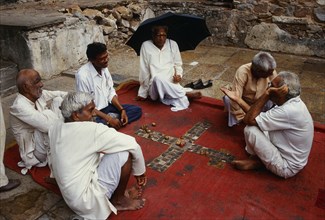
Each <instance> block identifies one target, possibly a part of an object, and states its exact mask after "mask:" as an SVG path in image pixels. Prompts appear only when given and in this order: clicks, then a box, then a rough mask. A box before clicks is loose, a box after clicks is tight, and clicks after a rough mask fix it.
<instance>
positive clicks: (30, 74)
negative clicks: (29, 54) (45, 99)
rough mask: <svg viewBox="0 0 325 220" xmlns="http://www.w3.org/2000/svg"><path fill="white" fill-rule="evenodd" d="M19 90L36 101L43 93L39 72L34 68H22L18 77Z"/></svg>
mask: <svg viewBox="0 0 325 220" xmlns="http://www.w3.org/2000/svg"><path fill="white" fill-rule="evenodd" d="M16 85H17V88H18V92H19V93H20V94H22V95H23V96H25V97H26V98H28V99H29V100H31V101H32V102H35V101H36V100H37V99H38V98H39V97H40V96H41V95H42V87H43V83H42V82H41V77H40V75H39V73H38V72H37V71H36V70H34V69H22V70H20V71H19V72H18V74H17V77H16Z"/></svg>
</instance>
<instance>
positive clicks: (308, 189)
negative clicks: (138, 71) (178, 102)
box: [5, 86, 325, 220]
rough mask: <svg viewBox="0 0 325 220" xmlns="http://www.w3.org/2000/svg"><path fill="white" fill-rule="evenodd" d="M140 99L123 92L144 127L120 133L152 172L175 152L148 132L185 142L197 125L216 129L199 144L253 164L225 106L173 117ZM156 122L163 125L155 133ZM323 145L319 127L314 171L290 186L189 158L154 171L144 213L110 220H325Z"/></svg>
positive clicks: (323, 130)
mask: <svg viewBox="0 0 325 220" xmlns="http://www.w3.org/2000/svg"><path fill="white" fill-rule="evenodd" d="M136 92H137V88H136V87H134V88H133V87H132V86H130V87H129V90H123V89H122V90H120V91H119V99H120V101H121V103H128V104H137V105H140V106H141V107H142V110H143V115H142V118H141V119H140V120H139V121H136V122H134V123H132V124H130V125H128V126H127V127H125V128H123V129H121V130H120V131H121V132H124V133H127V134H130V135H132V136H134V137H135V138H136V139H137V141H138V143H139V144H140V145H141V147H142V149H143V153H144V157H145V160H146V163H147V164H148V163H150V162H151V161H152V160H154V159H155V158H156V157H158V156H159V155H161V154H163V153H164V152H165V151H166V150H167V149H168V147H169V146H168V145H166V144H163V143H159V142H157V141H153V140H150V139H146V138H143V137H140V136H138V135H136V134H135V133H136V131H138V130H139V129H140V128H141V126H143V125H148V128H149V129H151V130H152V131H157V132H161V133H163V134H165V135H168V136H171V137H177V138H178V137H181V136H183V135H184V134H185V133H186V132H187V131H189V130H190V129H191V128H192V127H193V126H194V125H195V124H196V123H200V122H208V123H210V127H209V128H208V129H207V130H206V131H205V132H204V133H203V134H202V135H201V136H200V137H199V138H198V139H197V140H196V141H195V142H194V144H197V145H199V146H201V147H206V148H209V149H214V150H216V151H215V152H221V153H228V155H229V156H233V157H235V158H246V156H247V155H246V153H245V151H244V146H245V141H244V137H243V126H237V127H235V128H228V127H227V125H226V124H227V123H226V122H227V121H226V114H225V113H224V112H223V106H222V102H221V101H219V100H214V99H211V98H206V97H204V98H202V99H201V100H199V101H194V102H192V103H191V106H190V108H189V109H187V110H184V111H180V112H172V111H171V110H170V107H169V106H165V105H162V104H160V103H154V102H149V101H146V102H136V101H134V98H135V96H136ZM152 122H155V123H156V126H155V127H153V126H152V125H151V123H152ZM324 143H325V126H324V125H319V124H317V125H315V137H314V142H313V148H312V152H311V154H310V158H309V162H308V164H307V166H306V167H305V168H304V169H303V170H302V171H301V172H300V173H299V174H298V175H296V176H295V177H293V178H290V179H287V180H284V179H282V178H279V177H277V176H275V175H273V174H272V173H271V172H269V171H267V170H259V171H245V172H244V171H238V170H235V169H233V168H232V167H231V166H230V165H229V163H227V162H220V163H218V164H217V165H215V166H213V165H209V158H208V156H206V155H200V154H197V153H193V152H189V151H185V152H184V153H183V154H182V155H181V156H180V158H178V159H177V160H176V161H175V162H174V163H173V164H172V165H170V166H169V167H168V168H167V169H166V170H165V171H164V172H158V171H156V170H154V169H152V168H150V167H147V176H148V184H147V186H146V189H145V191H144V198H146V206H145V207H144V208H143V209H141V210H138V211H127V212H121V213H119V214H118V215H117V216H115V215H111V216H110V217H109V219H112V220H117V219H324V218H325V205H324V200H325V195H324V194H325V193H324V189H325V180H324V178H325V172H324V170H325V146H324ZM9 152H11V153H10V154H11V158H16V159H17V160H19V156H18V157H17V155H16V154H17V153H18V152H17V151H15V150H14V148H13V149H9V151H7V152H6V154H9ZM14 154H15V155H16V156H13V155H14ZM5 158H9V155H6V156H5ZM13 160H14V159H11V161H6V162H5V163H6V165H8V166H10V164H11V166H13V165H14V164H15V163H13ZM13 168H14V167H13ZM37 172H39V171H37ZM32 175H34V176H38V177H39V179H42V178H40V176H41V175H46V174H40V173H37V174H35V172H34V174H32ZM41 184H42V183H41ZM132 184H134V178H132V177H131V181H130V185H132ZM52 190H55V189H52Z"/></svg>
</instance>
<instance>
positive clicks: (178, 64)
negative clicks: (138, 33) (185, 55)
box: [138, 39, 183, 98]
mask: <svg viewBox="0 0 325 220" xmlns="http://www.w3.org/2000/svg"><path fill="white" fill-rule="evenodd" d="M182 65H183V62H182V58H181V54H180V52H179V48H178V45H177V43H176V42H175V41H173V40H170V39H167V40H166V43H165V45H164V46H163V48H162V49H161V50H160V49H159V48H158V47H156V46H155V45H154V43H153V42H152V40H148V41H145V42H143V43H142V46H141V50H140V74H139V81H140V88H139V91H138V96H141V97H143V98H147V97H148V93H149V92H148V91H149V87H150V85H151V83H152V79H153V78H154V77H155V76H157V75H159V76H161V77H164V78H165V79H166V80H168V81H170V82H173V76H174V74H175V72H176V73H177V74H178V75H181V76H182V75H183V68H182Z"/></svg>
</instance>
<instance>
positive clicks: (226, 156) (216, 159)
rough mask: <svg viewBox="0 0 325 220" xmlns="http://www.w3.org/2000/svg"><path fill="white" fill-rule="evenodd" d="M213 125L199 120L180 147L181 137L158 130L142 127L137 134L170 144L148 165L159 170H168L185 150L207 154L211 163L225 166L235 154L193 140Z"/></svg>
mask: <svg viewBox="0 0 325 220" xmlns="http://www.w3.org/2000/svg"><path fill="white" fill-rule="evenodd" d="M210 126H211V124H210V123H208V122H199V123H197V124H195V125H194V126H193V127H192V128H191V129H190V130H189V131H187V132H186V133H185V134H184V135H183V137H182V139H183V140H184V141H185V145H184V146H183V147H180V146H179V145H178V142H179V138H176V137H171V136H167V135H165V134H162V133H160V132H157V131H150V130H148V129H145V128H140V129H139V130H137V131H136V134H137V135H138V136H140V137H144V138H147V139H150V140H153V141H155V142H159V143H162V144H166V145H169V148H168V149H167V150H166V151H165V152H164V153H162V154H161V155H160V156H158V157H157V158H155V159H153V160H152V161H151V162H150V163H149V164H147V166H148V167H150V168H152V169H154V170H156V171H159V172H164V171H166V170H167V169H168V168H169V167H170V166H171V165H172V164H173V163H174V162H175V161H176V160H178V159H179V158H180V157H181V156H182V154H183V153H184V152H185V151H189V152H191V153H196V154H200V155H205V156H208V157H209V158H210V161H209V165H211V166H216V167H218V168H223V167H224V164H225V163H226V162H231V161H232V160H234V156H232V155H231V154H230V153H228V152H227V151H226V150H222V149H221V150H214V149H209V148H207V147H204V146H201V145H198V144H194V143H193V142H194V141H196V140H197V139H199V137H200V136H201V135H202V134H203V133H204V132H205V131H206V130H207V129H208V128H209V127H210Z"/></svg>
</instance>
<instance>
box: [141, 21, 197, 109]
mask: <svg viewBox="0 0 325 220" xmlns="http://www.w3.org/2000/svg"><path fill="white" fill-rule="evenodd" d="M167 33H168V27H167V26H162V25H159V26H153V27H152V40H148V41H145V42H143V44H142V46H141V50H140V74H139V81H140V88H139V91H138V96H137V100H145V99H147V97H148V96H150V98H151V99H152V100H158V99H159V100H160V101H161V102H162V103H164V104H166V105H171V106H173V107H172V108H171V110H172V111H179V110H183V109H186V108H188V106H189V99H197V98H201V96H202V94H201V93H200V92H190V90H188V89H186V88H184V87H182V86H181V85H180V84H179V83H180V81H181V80H182V74H183V68H182V64H183V63H182V58H181V55H180V51H179V48H178V45H177V43H176V42H175V41H173V40H171V39H168V38H167Z"/></svg>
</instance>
